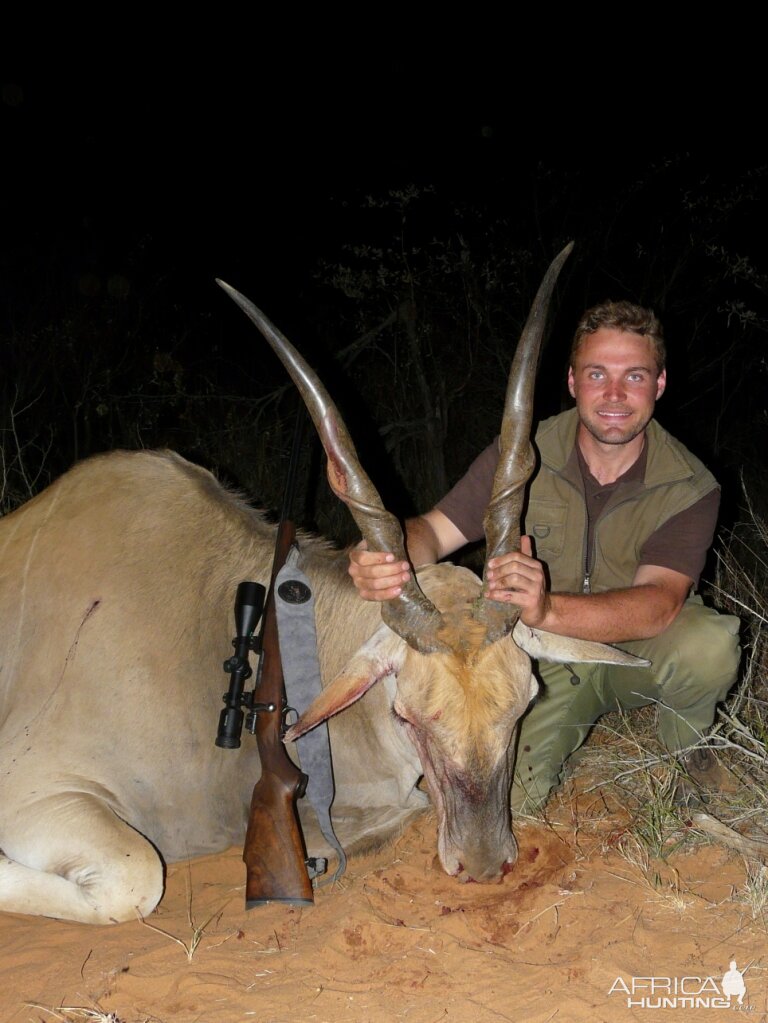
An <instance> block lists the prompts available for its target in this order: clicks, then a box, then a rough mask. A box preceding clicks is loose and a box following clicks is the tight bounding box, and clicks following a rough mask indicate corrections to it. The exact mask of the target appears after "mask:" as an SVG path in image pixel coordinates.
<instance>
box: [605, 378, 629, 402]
mask: <svg viewBox="0 0 768 1023" xmlns="http://www.w3.org/2000/svg"><path fill="white" fill-rule="evenodd" d="M603 393H604V395H605V397H606V398H607V399H608V400H609V401H624V400H625V399H626V397H627V390H626V388H625V387H624V382H623V380H607V381H606V384H605V391H604V392H603Z"/></svg>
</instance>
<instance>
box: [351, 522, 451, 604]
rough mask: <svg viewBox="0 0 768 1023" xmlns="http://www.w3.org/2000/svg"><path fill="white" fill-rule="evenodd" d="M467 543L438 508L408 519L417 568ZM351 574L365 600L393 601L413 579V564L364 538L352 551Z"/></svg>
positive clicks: (408, 545) (409, 546)
mask: <svg viewBox="0 0 768 1023" xmlns="http://www.w3.org/2000/svg"><path fill="white" fill-rule="evenodd" d="M466 542H467V538H466V537H465V536H464V534H463V533H462V532H461V531H460V530H459V529H458V528H457V527H456V526H454V524H453V523H452V522H451V520H450V519H449V518H447V517H446V516H445V515H443V513H442V512H441V511H437V509H436V508H433V509H432V511H428V512H426V513H425V514H424V515H418V516H417V517H416V518H415V519H407V520H406V523H405V544H406V549H407V551H408V555H409V557H410V558H411V560H412V561H413V564H414V565H415V566H416V567H417V568H418V567H419V566H420V565H434V564H435V562H437V561H439V560H440V558H444V557H446V556H447V555H448V554H452V553H453V552H454V551H457V550H458V549H459V547H463V546H464V544H465V543H466ZM349 574H350V575H351V576H352V580H353V582H354V584H355V587H356V588H357V592H358V594H359V595H360V596H361V597H362V598H363V599H364V600H392V598H393V597H399V596H400V594H401V593H402V592H403V585H404V584H405V583H407V582H408V581H409V579H410V578H411V566H410V564H409V563H408V562H407V561H397V560H395V556H394V554H388V553H385V554H375V553H374V552H373V551H369V550H368V545H367V544H366V542H365V540H362V541H361V542H360V543H359V544H358V545H357V547H353V548H352V550H351V551H350V552H349Z"/></svg>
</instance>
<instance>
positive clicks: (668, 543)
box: [435, 439, 720, 586]
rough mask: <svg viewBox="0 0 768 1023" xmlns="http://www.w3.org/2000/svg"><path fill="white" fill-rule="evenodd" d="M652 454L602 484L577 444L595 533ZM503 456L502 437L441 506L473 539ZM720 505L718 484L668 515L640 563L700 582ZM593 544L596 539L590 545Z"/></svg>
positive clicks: (641, 473)
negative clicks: (615, 496) (613, 498)
mask: <svg viewBox="0 0 768 1023" xmlns="http://www.w3.org/2000/svg"><path fill="white" fill-rule="evenodd" d="M646 454H647V452H646V449H645V448H643V451H642V453H641V455H640V457H639V458H638V460H637V461H636V462H635V463H634V464H633V465H631V466H630V467H629V469H627V471H626V472H625V473H624V474H623V475H622V476H620V477H619V478H618V479H617V480H616V481H615V482H614V483H609V484H607V485H602V484H601V483H599V482H598V481H597V480H596V479H595V478H594V476H593V475H592V474H591V473H590V471H589V467H588V466H587V463H586V461H585V460H584V458H583V456H582V454H581V451H580V450H579V447H578V445H576V446H575V448H574V453H573V455H572V457H573V458H575V459H577V461H578V465H579V469H580V470H581V478H582V481H583V484H584V501H585V504H586V506H587V513H588V518H589V528H590V531H591V532H592V531H594V527H595V524H596V523H597V522H598V520H599V518H600V515H601V514H602V508H604V507H605V505H606V503H607V500H608V497H609V496H610V495H611V493H612V492H613V491H614V490H615V489H616V488H617V487H622V486H624V485H626V484H630V483H634V482H636V481H637V480H642V479H643V478H644V476H645V466H646ZM498 461H499V446H498V439H497V440H495V441H494V442H493V443H492V444H489V445H488V447H487V448H485V450H484V451H481V453H480V454H479V455H478V456H477V458H476V459H475V460H474V462H473V463H472V464H471V465H470V467H469V469H468V470H467V472H466V473H465V474H464V476H462V478H461V479H460V480H459V482H458V483H457V484H456V486H455V487H453V489H451V490H449V492H448V493H447V494H446V495H445V497H443V498H442V499H441V500H440V501H438V503H437V505H436V506H435V507H436V508H437V509H438V511H441V512H442V513H443V515H445V516H446V517H447V518H449V519H450V520H451V522H452V523H453V524H454V525H455V526H456V528H457V529H459V530H460V531H461V532H462V533H463V534H464V536H466V538H467V540H470V541H474V540H481V539H482V538H483V535H484V534H483V515H484V514H485V509H486V507H487V505H488V502H489V501H490V498H491V491H492V488H493V477H494V474H495V472H496V466H497V464H498ZM719 507H720V491H719V489H717V488H716V489H714V490H711V491H710V492H709V493H708V494H705V496H704V497H702V498H700V499H699V500H698V501H696V502H694V504H692V505H691V506H690V508H686V509H685V511H682V512H679V513H678V514H677V515H673V516H672V517H671V518H669V519H667V521H666V522H664V523H663V524H662V525H661V526H659V528H658V529H657V530H655V531H654V532H653V533H651V535H650V536H649V537H648V539H647V540H646V541H645V543H644V544H643V546H642V548H641V551H640V560H639V562H638V564H639V565H658V566H659V567H661V568H670V569H672V570H673V571H675V572H680V573H682V575H687V576H688V577H689V578H690V579H693V583H694V586H696V585H698V582H699V576H700V575H701V572H702V570H703V568H704V562H705V560H706V557H707V551H708V550H709V548H710V546H711V544H712V538H713V536H714V535H715V526H716V524H717V512H718V509H719ZM590 539H591V538H590ZM591 546H592V545H591V542H590V544H589V548H590V549H591Z"/></svg>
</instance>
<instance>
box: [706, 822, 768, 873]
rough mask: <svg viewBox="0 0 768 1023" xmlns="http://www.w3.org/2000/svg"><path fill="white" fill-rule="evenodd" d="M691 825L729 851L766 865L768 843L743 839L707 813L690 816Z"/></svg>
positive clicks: (767, 861)
mask: <svg viewBox="0 0 768 1023" xmlns="http://www.w3.org/2000/svg"><path fill="white" fill-rule="evenodd" d="M691 823H692V824H693V825H694V827H696V828H698V830H699V831H703V832H704V834H705V835H709V836H710V838H714V839H715V840H716V841H718V842H722V843H723V844H724V845H727V846H730V848H731V849H736V850H737V851H738V852H740V853H742V855H744V856H747V857H749V858H750V859H753V860H760V862H761V863H768V842H756V841H755V840H754V839H752V838H745V837H744V836H743V835H740V834H739V833H738V831H734V829H733V828H729V827H728V825H727V824H723V822H722V821H719V820H718V819H717V818H716V817H712V816H711V814H708V813H694V814H691Z"/></svg>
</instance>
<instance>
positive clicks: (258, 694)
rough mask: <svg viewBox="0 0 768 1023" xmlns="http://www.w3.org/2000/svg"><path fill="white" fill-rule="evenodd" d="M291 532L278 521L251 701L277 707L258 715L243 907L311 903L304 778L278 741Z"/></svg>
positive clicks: (287, 524)
mask: <svg viewBox="0 0 768 1023" xmlns="http://www.w3.org/2000/svg"><path fill="white" fill-rule="evenodd" d="M294 536H295V528H294V525H293V523H292V522H289V521H288V520H283V521H281V523H280V526H279V528H278V533H277V546H276V550H275V559H274V564H273V566H272V579H271V581H270V586H269V593H268V595H267V602H266V605H265V608H264V624H263V630H262V654H261V665H260V671H259V674H258V677H257V682H256V691H255V693H254V700H257V701H258V702H259V703H260V704H272V705H274V707H275V710H273V711H266V710H260V711H259V713H258V716H257V718H256V743H257V745H258V748H259V757H260V759H261V777H260V778H259V780H258V781H257V782H256V785H255V786H254V789H253V795H252V796H251V811H250V818H249V820H248V830H247V832H246V835H245V845H244V846H243V860H244V861H245V865H246V869H247V880H246V886H245V906H246V909H251V908H252V907H253V906H258V905H261V904H263V903H265V902H290V903H294V904H298V905H305V904H311V903H313V902H314V896H313V893H312V882H311V881H310V879H309V874H308V873H307V865H306V859H307V856H306V849H305V847H304V838H303V836H302V832H301V825H300V823H299V818H298V814H297V811H296V800H297V799H299V798H300V797H301V796H303V795H304V790H305V789H306V784H307V778H306V775H305V774H303V773H302V772H301V771H300V770H299V768H298V767H296V765H295V764H294V762H293V761H292V760H291V758H290V757H289V756H288V753H287V752H286V749H285V746H284V744H283V741H282V735H283V708H284V706H285V682H284V679H283V669H282V665H281V663H280V647H279V644H278V637H277V614H276V610H275V577H276V576H277V573H278V572H279V571H280V569H281V568H282V567H283V564H284V563H285V559H286V558H287V557H288V552H289V550H290V549H291V544H292V543H293V541H294Z"/></svg>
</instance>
